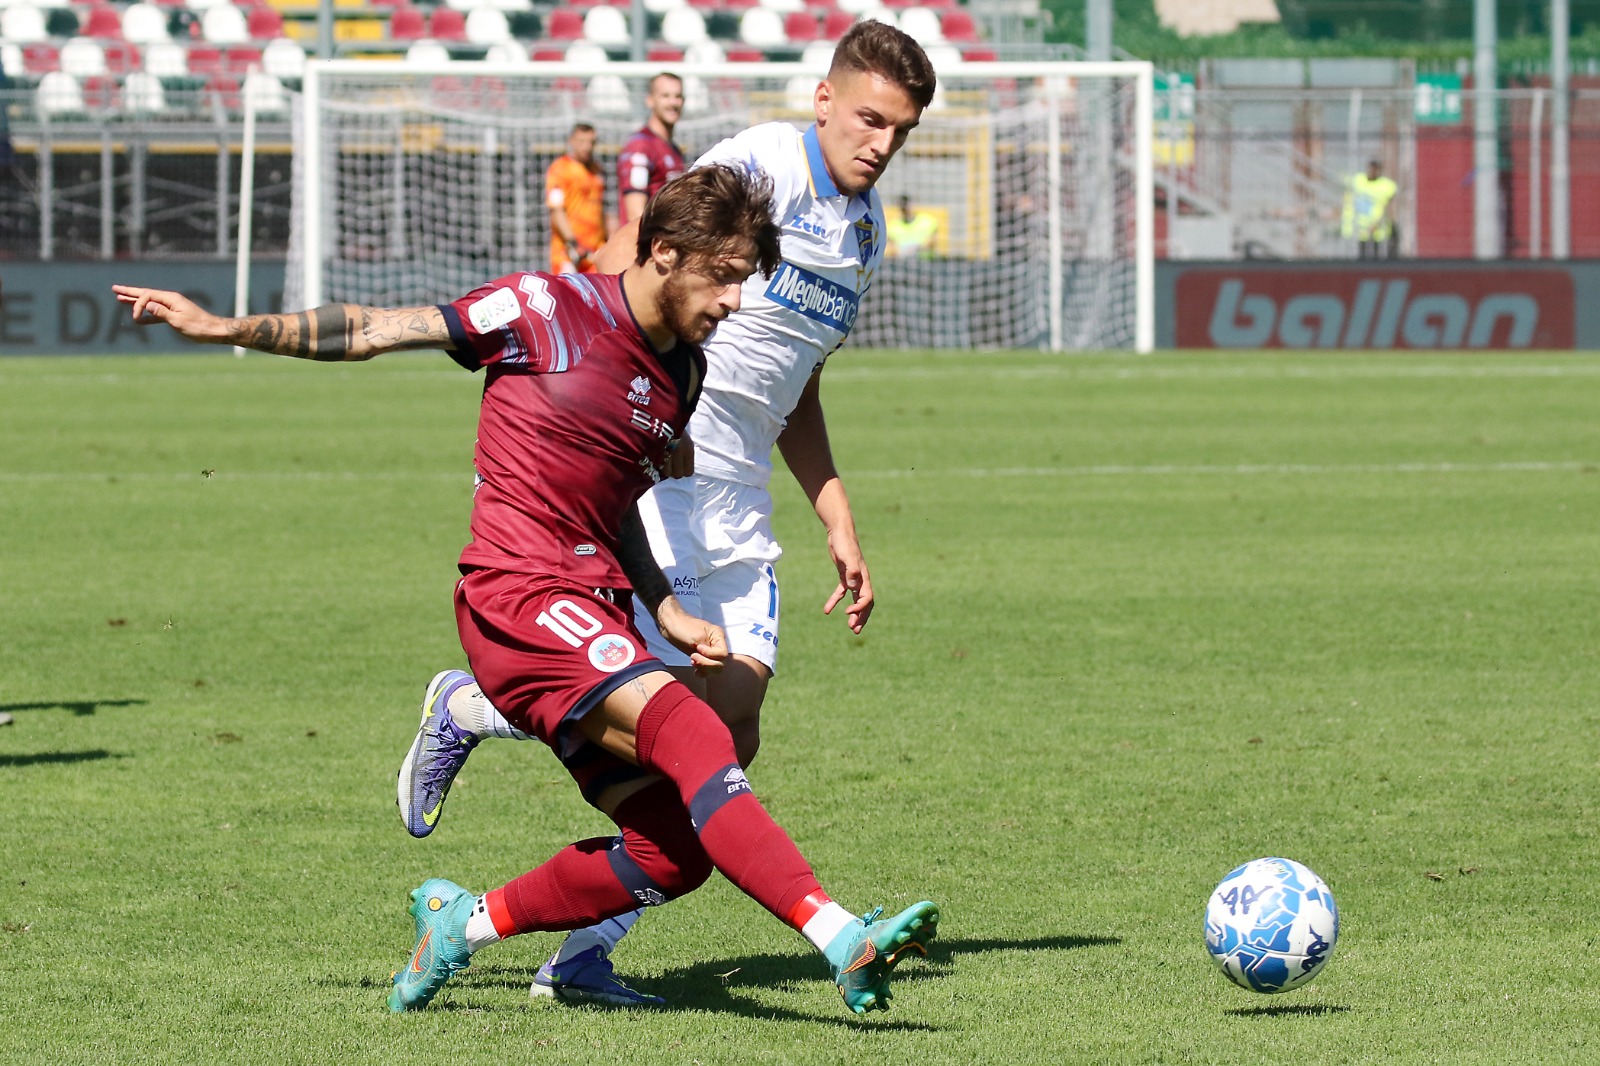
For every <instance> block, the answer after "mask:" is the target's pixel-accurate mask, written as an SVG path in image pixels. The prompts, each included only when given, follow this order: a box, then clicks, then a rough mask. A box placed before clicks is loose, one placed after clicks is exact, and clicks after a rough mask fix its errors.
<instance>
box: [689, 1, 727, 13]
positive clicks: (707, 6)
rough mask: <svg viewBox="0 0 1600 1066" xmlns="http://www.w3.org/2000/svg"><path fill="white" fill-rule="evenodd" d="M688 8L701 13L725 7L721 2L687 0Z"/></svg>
mask: <svg viewBox="0 0 1600 1066" xmlns="http://www.w3.org/2000/svg"><path fill="white" fill-rule="evenodd" d="M689 6H690V7H695V8H699V9H700V10H701V11H715V10H716V9H717V8H719V7H723V6H725V5H724V4H723V3H722V0H689Z"/></svg>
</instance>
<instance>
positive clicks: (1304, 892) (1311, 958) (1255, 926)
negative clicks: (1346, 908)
mask: <svg viewBox="0 0 1600 1066" xmlns="http://www.w3.org/2000/svg"><path fill="white" fill-rule="evenodd" d="M1338 939H1339V908H1338V906H1337V905H1336V904H1335V903H1334V902H1333V893H1332V892H1330V891H1328V886H1327V885H1325V884H1323V883H1322V878H1320V877H1318V876H1317V875H1316V874H1314V873H1312V872H1311V871H1310V870H1309V869H1307V868H1306V867H1304V866H1302V865H1301V864H1300V863H1297V862H1295V861H1294V860H1293V859H1252V860H1251V861H1249V862H1247V863H1245V864H1244V865H1243V866H1240V867H1239V868H1238V869H1236V870H1234V871H1233V872H1232V873H1230V874H1229V875H1228V876H1227V877H1224V878H1223V879H1222V883H1221V884H1220V885H1218V886H1217V889H1216V891H1215V892H1213V893H1211V899H1210V901H1209V902H1207V904H1206V950H1207V951H1209V952H1211V958H1212V959H1213V960H1215V961H1216V964H1217V965H1218V966H1220V967H1222V972H1223V973H1225V974H1227V975H1228V980H1230V981H1232V982H1233V983H1234V984H1236V985H1238V986H1239V987H1240V988H1248V989H1249V990H1250V991H1252V992H1267V993H1274V992H1287V991H1289V989H1291V988H1298V987H1299V986H1301V985H1303V984H1305V983H1307V982H1308V981H1310V980H1311V979H1312V978H1313V977H1315V976H1316V975H1317V974H1319V973H1321V972H1322V968H1323V967H1324V966H1326V965H1327V964H1328V958H1329V957H1330V956H1331V955H1332V954H1333V945H1334V944H1335V942H1337V941H1338Z"/></svg>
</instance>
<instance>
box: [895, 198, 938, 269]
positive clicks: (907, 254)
mask: <svg viewBox="0 0 1600 1066" xmlns="http://www.w3.org/2000/svg"><path fill="white" fill-rule="evenodd" d="M938 231H939V220H938V219H937V218H936V217H934V215H933V214H932V212H929V211H916V210H914V209H913V208H912V206H911V197H909V196H902V197H900V214H899V216H898V217H896V218H891V219H889V248H888V251H889V254H890V255H892V256H897V257H899V258H902V259H909V258H911V257H912V256H919V255H920V256H922V257H923V258H925V259H926V258H928V257H930V256H932V255H933V236H934V234H935V233H937V232H938Z"/></svg>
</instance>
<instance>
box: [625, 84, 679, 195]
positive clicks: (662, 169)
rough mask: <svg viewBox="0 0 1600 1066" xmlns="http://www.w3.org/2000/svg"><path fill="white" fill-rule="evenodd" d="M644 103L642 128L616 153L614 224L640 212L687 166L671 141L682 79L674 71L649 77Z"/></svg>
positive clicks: (677, 113)
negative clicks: (619, 152)
mask: <svg viewBox="0 0 1600 1066" xmlns="http://www.w3.org/2000/svg"><path fill="white" fill-rule="evenodd" d="M644 106H645V108H646V109H647V110H648V111H649V113H650V116H649V118H648V119H646V120H645V124H644V129H642V130H640V131H639V132H637V133H635V134H634V135H633V136H632V137H629V138H628V140H627V143H626V144H624V145H623V146H622V152H621V154H619V155H618V156H617V189H618V191H619V192H620V193H621V195H620V196H619V197H618V201H617V213H618V223H617V224H618V225H624V224H626V223H628V222H630V221H632V220H633V219H636V218H638V217H639V216H640V215H641V214H643V213H644V205H645V202H646V201H648V200H649V199H650V197H652V196H654V195H655V194H656V193H657V192H659V191H660V190H661V187H662V186H663V185H665V184H666V183H667V182H669V181H671V180H672V179H673V178H675V177H677V176H678V175H679V174H682V173H683V172H684V170H685V169H687V168H686V167H685V166H684V162H683V149H681V148H679V147H678V146H677V145H676V144H674V143H673V142H672V131H673V129H674V128H675V127H676V126H677V125H678V119H679V118H680V117H681V116H682V115H683V79H682V78H679V77H678V76H677V75H676V74H657V75H656V76H655V77H653V78H651V79H650V91H649V93H648V95H646V96H645V98H644Z"/></svg>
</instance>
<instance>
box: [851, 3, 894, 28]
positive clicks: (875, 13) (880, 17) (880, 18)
mask: <svg viewBox="0 0 1600 1066" xmlns="http://www.w3.org/2000/svg"><path fill="white" fill-rule="evenodd" d="M856 21H857V22H867V21H872V22H881V23H883V24H884V25H886V26H899V23H898V22H897V21H895V17H894V12H893V11H891V10H890V9H889V8H886V7H883V6H882V5H879V6H876V7H869V8H867V9H866V10H865V11H862V12H860V13H858V14H857V15H856Z"/></svg>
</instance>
